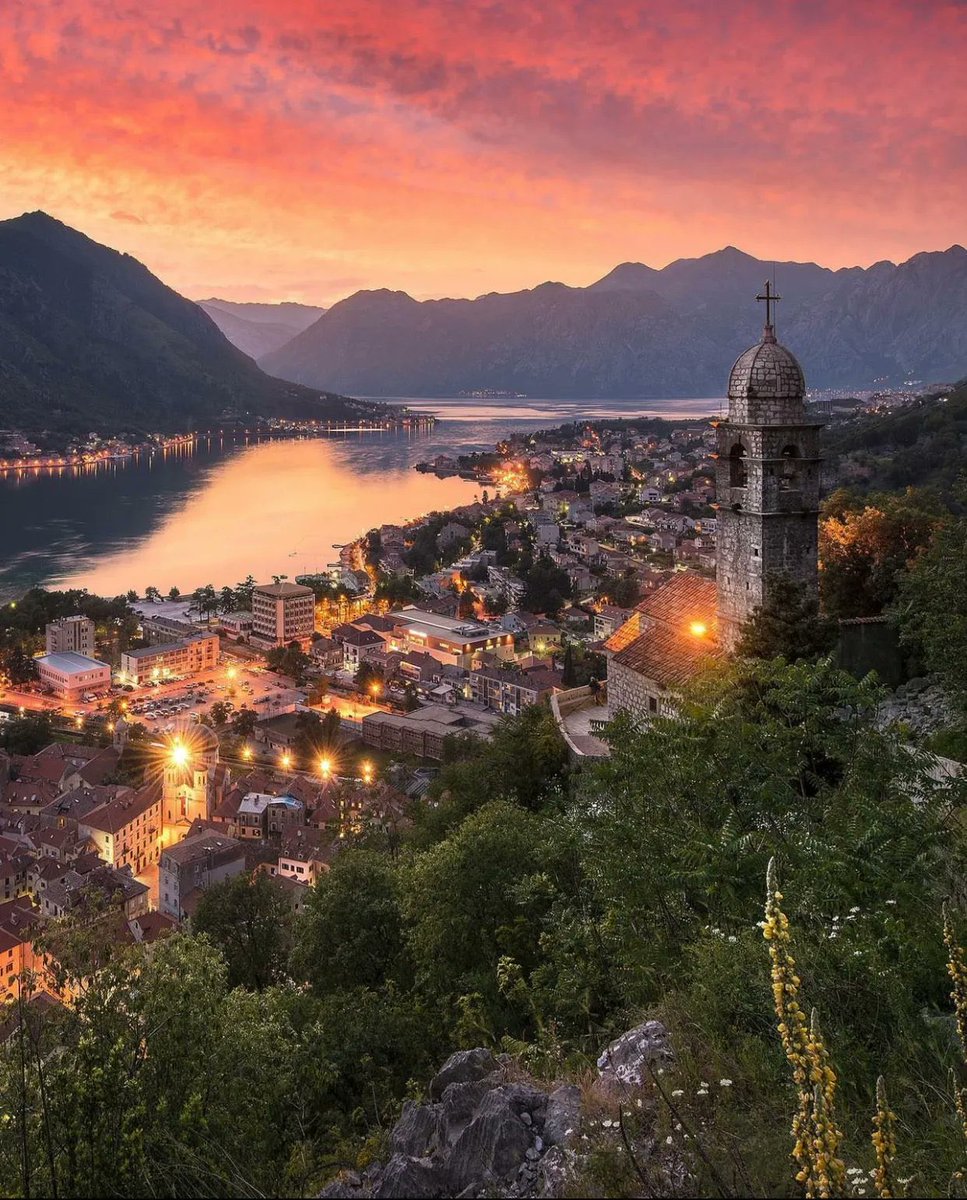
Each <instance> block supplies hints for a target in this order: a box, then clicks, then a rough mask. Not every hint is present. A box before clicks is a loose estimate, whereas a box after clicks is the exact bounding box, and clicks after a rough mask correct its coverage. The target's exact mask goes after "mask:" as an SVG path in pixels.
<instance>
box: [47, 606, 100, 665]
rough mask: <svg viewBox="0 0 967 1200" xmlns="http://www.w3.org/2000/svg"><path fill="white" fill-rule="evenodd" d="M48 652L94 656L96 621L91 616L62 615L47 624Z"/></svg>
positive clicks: (86, 656)
mask: <svg viewBox="0 0 967 1200" xmlns="http://www.w3.org/2000/svg"><path fill="white" fill-rule="evenodd" d="M46 633H47V653H48V654H83V655H84V656H85V658H93V657H94V622H93V621H92V620H91V619H90V617H82V616H76V617H61V619H60V620H59V621H51V622H50V624H49V625H48V626H47V630H46Z"/></svg>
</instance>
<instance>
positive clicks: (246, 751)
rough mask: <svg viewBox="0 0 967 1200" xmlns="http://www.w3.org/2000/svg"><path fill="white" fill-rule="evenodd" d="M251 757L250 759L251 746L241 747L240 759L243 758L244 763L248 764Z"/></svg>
mask: <svg viewBox="0 0 967 1200" xmlns="http://www.w3.org/2000/svg"><path fill="white" fill-rule="evenodd" d="M251 757H252V747H251V746H243V747H242V758H244V759H245V761H246V762H249V761H250V759H251Z"/></svg>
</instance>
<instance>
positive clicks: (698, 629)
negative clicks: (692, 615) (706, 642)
mask: <svg viewBox="0 0 967 1200" xmlns="http://www.w3.org/2000/svg"><path fill="white" fill-rule="evenodd" d="M689 628H690V629H691V631H692V633H693V634H694V635H695V637H705V635H706V633H708V626H707V625H706V624H705V623H704V622H703V621H693V622H692V624H691V625H690V627H689Z"/></svg>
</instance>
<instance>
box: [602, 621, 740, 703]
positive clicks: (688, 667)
mask: <svg viewBox="0 0 967 1200" xmlns="http://www.w3.org/2000/svg"><path fill="white" fill-rule="evenodd" d="M717 654H718V647H717V645H716V644H715V643H714V642H711V641H709V640H708V639H707V638H698V637H695V636H694V635H692V634H690V633H688V632H684V633H683V632H680V631H678V630H675V629H672V628H671V627H666V626H664V625H658V624H656V625H654V626H653V627H652V628H651V629H649V630H647V631H646V632H645V633H643V634H642V635H641V637H639V638H637V639H636V640H635V641H633V642H632V643H631V645H630V646H626V647H625V649H624V650H622V651H621V652H620V653H618V654H616V655H615V656H614V658H613V659H612V661H613V662H616V663H618V664H620V665H621V666H623V667H630V668H631V670H633V671H637V673H638V674H639V675H643V676H645V678H647V679H653V680H655V682H656V683H659V684H661V686H662V687H666V688H670V687H678V686H680V685H681V684H683V683H687V682H688V680H689V679H691V678H692V677H693V676H694V675H696V674H697V673H698V672H699V671H700V670H701V669H702V667H703V666H705V665H706V664H707V663H708V662H709V661H710V659H713V658H715V657H716V655H717Z"/></svg>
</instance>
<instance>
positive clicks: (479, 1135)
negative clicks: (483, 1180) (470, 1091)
mask: <svg viewBox="0 0 967 1200" xmlns="http://www.w3.org/2000/svg"><path fill="white" fill-rule="evenodd" d="M520 1090H521V1091H524V1090H529V1089H520ZM519 1099H520V1098H519V1097H518V1096H517V1095H515V1085H505V1086H502V1087H497V1088H494V1089H493V1090H492V1091H490V1092H488V1093H487V1095H486V1096H485V1097H484V1099H483V1101H482V1103H481V1105H480V1107H479V1109H478V1110H477V1114H476V1115H475V1117H474V1118H473V1120H472V1121H471V1122H470V1124H469V1125H467V1127H466V1128H465V1129H464V1130H463V1131H462V1132H461V1134H460V1136H459V1137H458V1138H457V1140H456V1142H454V1144H453V1146H452V1148H451V1150H450V1159H449V1170H450V1181H451V1185H452V1187H453V1189H454V1190H455V1191H460V1190H462V1189H463V1188H465V1187H467V1186H468V1184H470V1183H471V1181H472V1180H474V1179H477V1178H479V1176H480V1175H481V1174H482V1172H484V1171H489V1172H490V1173H491V1174H492V1175H493V1176H494V1178H496V1179H503V1178H504V1177H505V1176H506V1175H509V1174H510V1173H511V1172H513V1171H516V1170H517V1169H518V1168H519V1167H520V1165H521V1163H522V1162H523V1161H524V1156H525V1154H526V1153H527V1150H528V1149H529V1148H530V1135H529V1134H528V1132H527V1129H526V1128H525V1126H524V1125H523V1124H522V1123H521V1121H520V1111H521V1109H522V1108H523V1105H522V1104H520V1103H519Z"/></svg>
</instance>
